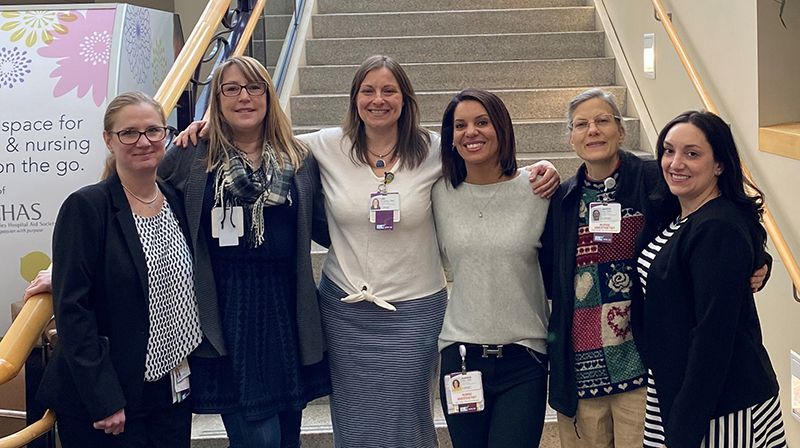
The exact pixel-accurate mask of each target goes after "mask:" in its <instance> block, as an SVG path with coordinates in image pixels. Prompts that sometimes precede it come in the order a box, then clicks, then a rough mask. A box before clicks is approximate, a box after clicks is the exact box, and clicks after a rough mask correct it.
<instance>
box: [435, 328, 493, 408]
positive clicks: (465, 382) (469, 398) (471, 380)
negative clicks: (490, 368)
mask: <svg viewBox="0 0 800 448" xmlns="http://www.w3.org/2000/svg"><path fill="white" fill-rule="evenodd" d="M458 353H459V354H460V355H461V371H460V372H455V373H450V374H448V375H445V376H444V389H445V397H446V398H447V413H448V414H451V415H452V414H467V413H470V412H480V411H482V410H483V409H484V408H485V402H484V399H483V374H482V373H481V372H480V371H478V370H475V371H472V372H468V371H467V363H466V357H467V347H465V346H464V345H463V344H462V345H459V346H458Z"/></svg>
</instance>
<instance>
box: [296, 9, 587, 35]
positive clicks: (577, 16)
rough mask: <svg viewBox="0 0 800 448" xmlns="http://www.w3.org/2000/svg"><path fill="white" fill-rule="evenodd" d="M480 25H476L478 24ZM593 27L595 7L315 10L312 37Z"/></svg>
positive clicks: (473, 32) (496, 31) (449, 33)
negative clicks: (324, 11)
mask: <svg viewBox="0 0 800 448" xmlns="http://www.w3.org/2000/svg"><path fill="white" fill-rule="evenodd" d="M478 24H479V26H476V25H478ZM476 28H479V29H480V31H481V32H482V33H484V34H492V33H549V32H562V31H594V29H595V23H594V7H592V6H580V7H569V8H539V9H534V8H525V9H487V10H472V11H424V12H420V11H413V12H379V13H359V14H318V15H315V16H313V18H312V30H313V35H314V37H315V38H328V37H332V38H341V37H382V36H386V37H397V36H434V35H465V34H475V31H476Z"/></svg>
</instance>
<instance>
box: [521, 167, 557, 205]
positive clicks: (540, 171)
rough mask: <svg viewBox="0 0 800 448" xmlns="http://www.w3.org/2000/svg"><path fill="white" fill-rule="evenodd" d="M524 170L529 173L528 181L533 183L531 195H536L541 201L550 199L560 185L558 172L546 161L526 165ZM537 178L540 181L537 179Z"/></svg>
mask: <svg viewBox="0 0 800 448" xmlns="http://www.w3.org/2000/svg"><path fill="white" fill-rule="evenodd" d="M525 170H526V171H529V172H530V173H531V174H530V178H529V180H530V182H531V183H533V194H537V195H539V196H541V197H542V198H543V199H550V197H552V196H553V194H555V192H556V190H557V189H558V186H559V185H561V176H560V175H559V174H558V170H557V169H556V167H555V166H554V165H553V164H552V163H550V162H549V161H548V160H540V161H538V162H536V163H534V164H533V165H528V166H526V167H525ZM539 176H541V179H537V178H538V177H539Z"/></svg>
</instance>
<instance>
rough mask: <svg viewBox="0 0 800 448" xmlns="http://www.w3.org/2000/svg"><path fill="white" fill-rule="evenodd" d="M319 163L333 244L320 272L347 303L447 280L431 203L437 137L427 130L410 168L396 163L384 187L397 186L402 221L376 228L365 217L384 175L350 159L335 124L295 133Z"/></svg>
mask: <svg viewBox="0 0 800 448" xmlns="http://www.w3.org/2000/svg"><path fill="white" fill-rule="evenodd" d="M298 137H299V138H300V139H301V140H303V141H305V142H306V143H308V145H309V146H310V148H311V152H312V153H313V154H314V157H315V158H316V160H317V162H318V163H319V169H320V175H321V178H322V190H323V194H324V195H325V214H326V216H327V218H328V228H329V231H330V237H331V247H330V249H329V251H328V255H327V257H326V258H325V262H324V264H323V266H322V271H323V272H324V273H325V275H326V276H327V277H328V278H329V279H330V280H332V281H333V282H334V283H336V284H337V285H338V286H339V287H340V288H342V289H343V290H344V291H345V292H346V293H348V294H349V295H348V297H346V298H345V299H343V300H344V301H346V302H359V301H362V300H367V301H370V302H373V303H375V304H376V305H378V306H381V307H383V308H386V309H388V310H394V309H395V308H394V306H392V305H391V304H390V303H389V302H401V301H406V300H413V299H417V298H421V297H425V296H428V295H431V294H433V293H435V292H437V291H439V290H441V289H442V288H444V287H445V279H444V274H443V271H442V264H441V260H440V258H439V250H438V246H437V242H436V230H435V227H434V223H433V209H432V207H431V188H432V187H433V184H434V183H435V182H436V180H438V179H439V178H440V177H441V175H442V167H441V161H440V158H439V136H438V135H437V134H434V133H431V145H430V148H429V151H428V156H427V158H426V159H425V160H424V161H423V162H422V163H421V164H420V166H418V167H417V168H414V169H413V170H409V169H407V168H405V169H400V168H399V166H400V162H399V161H398V162H397V163H396V164H395V167H394V169H393V171H392V172H393V173H394V175H395V178H394V181H393V182H392V183H390V184H389V185H388V186H387V190H388V191H389V192H397V193H400V218H401V219H400V221H399V222H396V223H395V224H394V230H376V229H375V224H374V223H371V222H370V221H369V211H370V203H371V202H370V194H371V193H375V192H377V191H378V185H379V184H380V183H381V181H382V178H379V177H377V176H375V174H374V173H373V172H372V169H371V168H370V167H369V166H365V165H363V164H355V163H353V161H352V160H350V155H349V151H350V147H351V141H350V139H349V138H346V137H344V136H343V134H342V129H341V128H329V129H323V130H321V131H318V132H314V133H312V134H304V135H301V136H298Z"/></svg>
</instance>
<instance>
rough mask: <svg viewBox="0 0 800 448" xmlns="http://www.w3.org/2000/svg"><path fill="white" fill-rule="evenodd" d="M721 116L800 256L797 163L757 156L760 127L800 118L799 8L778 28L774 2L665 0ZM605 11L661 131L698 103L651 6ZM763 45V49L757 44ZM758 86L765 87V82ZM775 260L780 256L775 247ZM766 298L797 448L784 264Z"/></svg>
mask: <svg viewBox="0 0 800 448" xmlns="http://www.w3.org/2000/svg"><path fill="white" fill-rule="evenodd" d="M662 1H663V3H664V7H665V8H666V9H667V10H668V11H670V12H672V13H673V24H674V25H675V28H676V29H677V32H678V35H679V36H680V38H681V40H682V41H683V44H684V46H685V47H686V50H687V52H688V54H689V56H690V57H691V58H692V60H693V62H694V64H695V66H696V68H697V70H698V72H699V74H700V77H701V78H702V80H703V82H704V83H705V85H706V88H707V90H708V92H709V93H710V95H711V97H712V100H713V101H714V103H715V104H716V106H717V108H718V109H719V112H720V114H721V116H722V117H723V118H725V119H726V120H727V121H728V122H729V123H730V124H731V126H732V129H733V132H734V135H735V137H736V140H737V143H738V145H739V148H740V150H741V152H742V156H743V158H744V159H745V161H746V162H747V164H748V166H749V167H750V169H751V171H752V172H753V176H754V178H755V180H756V182H757V183H758V185H759V186H760V188H761V189H762V190H764V192H765V193H766V197H767V202H768V204H769V206H770V210H771V211H772V213H773V215H775V218H776V220H777V221H778V224H779V226H780V228H781V229H782V231H783V232H784V236H785V237H786V239H787V240H788V242H789V244H790V247H791V249H792V251H793V252H794V253H795V255H796V256H797V257H800V201H798V199H797V192H799V191H800V175H798V174H797V173H798V172H800V161H797V160H792V159H787V158H783V157H780V156H774V155H771V154H766V153H762V152H759V151H758V126H759V123H760V122H761V123H764V122H766V123H764V124H773V123H771V122H770V121H773V122H774V121H776V120H777V121H787V120H788V119H789V118H791V117H794V118H791V119H794V120H800V83H798V82H797V79H798V75H797V74H798V73H800V47H798V45H797V42H798V41H800V6H798V4H797V2H792V1H790V2H789V4H788V5H787V14H786V16H785V18H786V23H787V26H788V27H789V30H784V29H783V27H782V26H781V25H780V22H779V21H778V18H777V16H778V7H777V4H776V3H774V2H772V1H767V0H758V1H755V0H702V1H697V0H662ZM595 3H596V4H597V6H598V7H605V8H606V10H607V11H608V14H609V16H610V18H611V21H612V23H613V26H614V30H615V32H616V34H617V36H618V38H619V40H620V42H621V44H622V48H623V49H624V52H625V56H626V57H627V59H628V62H629V64H630V66H631V68H632V69H633V71H634V76H635V78H636V83H637V84H638V86H639V88H640V90H641V92H642V95H643V96H644V100H645V103H646V105H647V109H648V110H649V113H650V114H651V115H652V118H653V121H654V123H655V125H656V127H658V128H660V127H662V126H664V124H666V123H667V122H668V121H669V120H670V119H671V118H673V117H674V116H675V115H677V114H678V113H680V112H683V111H684V110H686V109H695V108H700V107H701V103H700V101H699V99H698V97H697V94H696V93H695V92H694V90H693V88H692V86H691V84H690V83H689V81H688V77H687V75H686V72H685V71H684V69H683V66H682V65H681V64H680V62H679V60H678V58H677V55H676V52H675V50H674V48H673V46H672V44H671V42H670V41H669V38H668V37H667V35H666V33H665V32H664V29H663V26H662V25H661V23H659V22H657V21H656V20H654V18H653V7H652V5H651V3H650V2H648V1H642V0H595ZM644 33H655V35H656V79H654V80H651V79H644V74H643V71H642V40H643V34H644ZM759 37H761V38H762V41H761V42H760V45H759ZM759 83H760V84H759ZM771 252H772V254H773V255H775V256H776V258H777V252H776V251H775V249H774V248H772V249H771ZM774 272H775V274H774V276H773V278H772V280H771V281H770V282H769V285H768V286H767V288H766V290H765V291H764V292H762V293H760V294H758V295H757V298H756V299H757V300H756V301H757V305H758V309H759V313H760V316H761V321H762V327H763V330H764V340H765V344H766V345H767V349H768V350H769V352H770V356H771V358H772V361H773V364H774V367H775V370H776V372H777V374H778V377H779V380H780V381H781V388H782V391H781V401H782V402H783V410H784V418H785V421H786V425H787V435H788V437H789V440H790V443H793V444H798V443H800V422H798V421H796V420H795V419H794V418H792V416H791V409H790V403H791V399H790V387H789V385H790V376H789V350H790V349H794V350H795V351H797V352H800V303H796V302H795V301H794V300H793V299H792V296H791V282H790V281H789V279H788V275H787V274H786V272H785V269H784V267H783V264H782V263H781V262H780V260H779V259H778V260H776V263H775V265H774Z"/></svg>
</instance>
